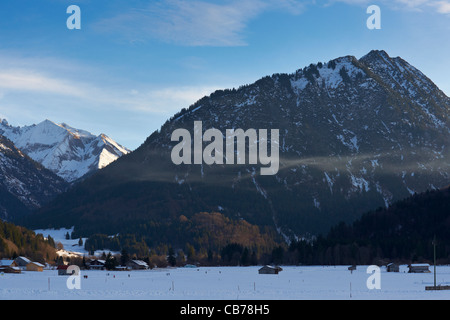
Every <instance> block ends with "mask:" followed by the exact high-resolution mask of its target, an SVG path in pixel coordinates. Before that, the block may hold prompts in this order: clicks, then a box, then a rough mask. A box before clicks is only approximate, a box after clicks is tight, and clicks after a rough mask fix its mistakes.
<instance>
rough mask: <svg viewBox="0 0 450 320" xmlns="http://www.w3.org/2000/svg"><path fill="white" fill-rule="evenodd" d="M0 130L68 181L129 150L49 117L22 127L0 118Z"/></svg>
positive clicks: (18, 146) (101, 166)
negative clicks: (35, 123)
mask: <svg viewBox="0 0 450 320" xmlns="http://www.w3.org/2000/svg"><path fill="white" fill-rule="evenodd" d="M0 134H2V135H4V136H5V137H7V138H8V139H10V140H11V141H12V142H13V143H14V144H15V145H16V146H17V148H19V149H20V150H21V151H22V152H24V153H25V154H27V155H28V156H29V157H30V158H32V159H33V160H35V161H37V162H39V163H41V164H42V165H43V166H44V167H46V168H47V169H49V170H51V171H53V172H54V173H56V174H57V175H59V176H60V177H62V178H63V179H65V180H66V181H68V182H73V181H75V180H77V179H79V178H81V177H83V176H84V175H86V174H88V173H91V172H94V171H96V170H98V169H102V168H104V167H106V166H107V165H108V164H110V163H111V162H113V161H115V160H117V159H118V158H119V157H121V156H122V155H125V154H127V153H129V152H130V150H128V149H127V148H125V147H123V146H121V145H120V144H118V143H116V142H115V141H114V140H112V139H111V138H109V137H108V136H106V135H104V134H101V135H99V136H95V135H93V134H91V133H90V132H87V131H84V130H79V129H75V128H73V127H71V126H69V125H67V124H65V123H63V124H56V123H54V122H52V121H50V120H45V121H43V122H41V123H39V124H37V125H31V126H24V127H13V126H11V125H9V124H8V122H7V121H6V120H2V121H0Z"/></svg>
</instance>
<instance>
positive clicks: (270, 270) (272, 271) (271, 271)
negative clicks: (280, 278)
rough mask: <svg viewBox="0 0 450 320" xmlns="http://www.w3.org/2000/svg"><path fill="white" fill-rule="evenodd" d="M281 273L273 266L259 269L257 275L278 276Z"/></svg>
mask: <svg viewBox="0 0 450 320" xmlns="http://www.w3.org/2000/svg"><path fill="white" fill-rule="evenodd" d="M281 271H283V269H282V268H280V267H273V266H264V267H262V268H261V269H259V271H258V272H259V274H278V273H280V272H281Z"/></svg>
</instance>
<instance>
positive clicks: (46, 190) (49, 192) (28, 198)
mask: <svg viewBox="0 0 450 320" xmlns="http://www.w3.org/2000/svg"><path fill="white" fill-rule="evenodd" d="M67 186H68V183H67V182H66V181H64V180H63V179H62V178H60V177H58V176H57V175H56V174H54V173H53V172H51V171H50V170H47V169H45V168H44V167H43V166H42V165H40V164H39V163H37V162H35V161H33V160H32V159H31V158H30V157H28V156H26V155H25V154H24V153H23V152H21V151H20V150H19V149H17V148H16V146H15V145H14V144H13V143H12V142H11V141H10V140H8V139H7V138H5V137H4V136H2V135H1V134H0V219H6V220H10V219H13V218H17V217H20V216H24V215H26V214H28V213H29V212H30V211H31V210H35V209H37V208H39V207H41V206H42V205H43V204H45V203H47V202H48V201H50V200H52V199H53V198H54V197H55V196H56V195H57V194H60V193H61V192H63V191H65V190H66V188H67Z"/></svg>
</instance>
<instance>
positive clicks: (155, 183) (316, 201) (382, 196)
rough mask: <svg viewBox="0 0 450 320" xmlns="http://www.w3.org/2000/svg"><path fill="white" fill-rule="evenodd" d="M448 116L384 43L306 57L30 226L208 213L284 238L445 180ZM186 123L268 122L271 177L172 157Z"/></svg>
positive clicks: (171, 126) (207, 102) (155, 140)
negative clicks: (276, 160)
mask: <svg viewBox="0 0 450 320" xmlns="http://www.w3.org/2000/svg"><path fill="white" fill-rule="evenodd" d="M449 114H450V99H449V98H448V97H447V96H446V95H445V94H444V93H443V92H442V91H441V90H439V88H437V87H436V85H435V84H434V83H433V82H432V81H431V80H429V79H428V78H427V77H426V76H425V75H424V74H423V73H422V72H420V71H419V70H417V69H416V68H414V67H413V66H411V65H410V64H408V63H407V62H406V61H404V60H403V59H401V58H392V57H389V55H388V54H387V53H386V52H384V51H372V52H370V53H369V54H367V55H366V56H364V57H362V58H361V59H357V58H355V57H352V56H347V57H341V58H338V59H335V60H332V61H330V62H328V63H319V64H311V65H310V66H308V67H306V68H304V69H300V70H298V71H297V72H295V73H293V74H275V75H273V76H268V77H265V78H263V79H260V80H258V81H257V82H255V83H254V84H250V85H245V86H242V87H240V88H239V89H233V90H224V91H217V92H215V93H213V94H211V96H209V97H205V98H203V99H201V100H199V101H198V102H197V103H196V104H194V105H193V106H191V107H190V108H189V109H183V110H182V111H181V112H180V113H178V114H177V115H175V116H174V117H172V118H171V119H170V120H168V121H167V122H166V123H165V124H164V125H163V126H162V128H161V129H160V130H158V131H157V132H155V133H153V134H152V135H151V136H150V137H149V138H148V139H147V140H146V142H145V143H144V144H143V145H142V146H141V147H140V148H139V149H137V150H136V151H135V152H133V153H131V154H130V155H128V156H125V157H123V158H121V159H119V160H118V161H116V162H115V163H114V164H112V165H110V166H108V167H107V168H105V169H104V170H102V171H101V172H99V173H98V174H96V175H95V176H94V177H92V178H91V179H89V180H87V181H86V182H84V183H81V184H80V185H79V186H78V187H76V188H75V189H74V190H72V191H71V192H69V193H67V194H66V195H65V197H66V198H65V199H60V200H59V201H56V202H53V203H52V204H51V205H50V206H48V207H46V208H45V209H43V210H42V211H41V212H40V213H39V214H37V215H35V216H34V217H33V223H36V225H41V226H42V224H50V223H51V224H56V225H58V224H59V225H61V226H63V225H65V226H67V227H71V226H74V225H75V228H76V230H78V231H79V232H80V233H85V234H90V233H95V232H98V231H100V230H101V231H102V232H105V233H108V234H113V233H116V232H123V231H124V230H125V229H128V231H133V230H134V231H136V228H138V227H136V228H131V227H130V226H136V225H137V224H138V223H139V221H149V220H151V221H153V220H154V221H160V220H161V219H173V218H177V217H178V216H179V215H180V214H184V215H186V216H189V215H192V214H195V213H196V212H204V211H207V212H211V211H214V210H219V211H221V212H222V213H224V214H226V215H227V216H229V217H231V218H234V219H239V218H243V219H246V220H247V221H249V222H250V223H252V224H256V225H259V226H269V227H275V228H276V229H277V230H278V231H279V233H280V234H282V235H284V236H285V237H286V238H288V237H302V236H307V235H311V234H319V233H322V232H326V231H327V230H328V228H329V227H330V226H333V225H335V224H337V223H339V222H341V221H347V222H349V221H353V220H354V219H356V218H358V217H360V215H361V214H362V213H364V212H366V211H369V210H373V209H376V208H377V207H380V206H389V204H390V203H392V202H393V201H396V200H400V199H403V198H405V197H407V196H409V195H410V194H413V193H415V192H422V191H425V190H427V189H434V188H440V187H443V186H445V185H448V184H449V180H450V162H449V161H448V159H449V156H450V154H449V144H450V139H449V137H450V129H449V128H450V118H449ZM195 121H202V124H203V132H204V131H205V130H208V129H211V128H216V129H218V130H220V131H221V132H225V131H226V130H227V129H238V128H242V129H244V130H247V129H250V128H255V129H269V130H270V129H279V133H280V141H279V151H280V168H279V171H278V173H277V174H276V175H274V176H261V175H260V174H259V167H257V166H255V165H233V166H230V165H211V166H208V165H206V164H203V165H179V166H176V165H174V164H173V163H172V161H171V151H172V149H173V148H174V146H175V145H176V142H172V141H171V136H172V133H173V132H174V130H176V129H179V128H183V129H187V130H189V131H190V132H191V134H192V136H194V132H193V131H194V130H193V126H194V122H195ZM69 200H70V201H69ZM81 204H82V205H81ZM61 212H64V213H65V219H62V216H61ZM68 217H69V218H68ZM106 221H107V222H106ZM125 222H126V223H125ZM69 224H70V225H69ZM130 228H131V229H132V230H131V229H130ZM136 232H138V231H136Z"/></svg>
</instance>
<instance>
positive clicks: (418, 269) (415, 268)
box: [408, 264, 431, 273]
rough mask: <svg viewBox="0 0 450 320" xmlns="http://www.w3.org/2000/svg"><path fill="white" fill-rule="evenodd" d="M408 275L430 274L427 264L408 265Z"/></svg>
mask: <svg viewBox="0 0 450 320" xmlns="http://www.w3.org/2000/svg"><path fill="white" fill-rule="evenodd" d="M408 268H409V271H408V273H431V271H430V265H429V264H410V265H409V266H408Z"/></svg>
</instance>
